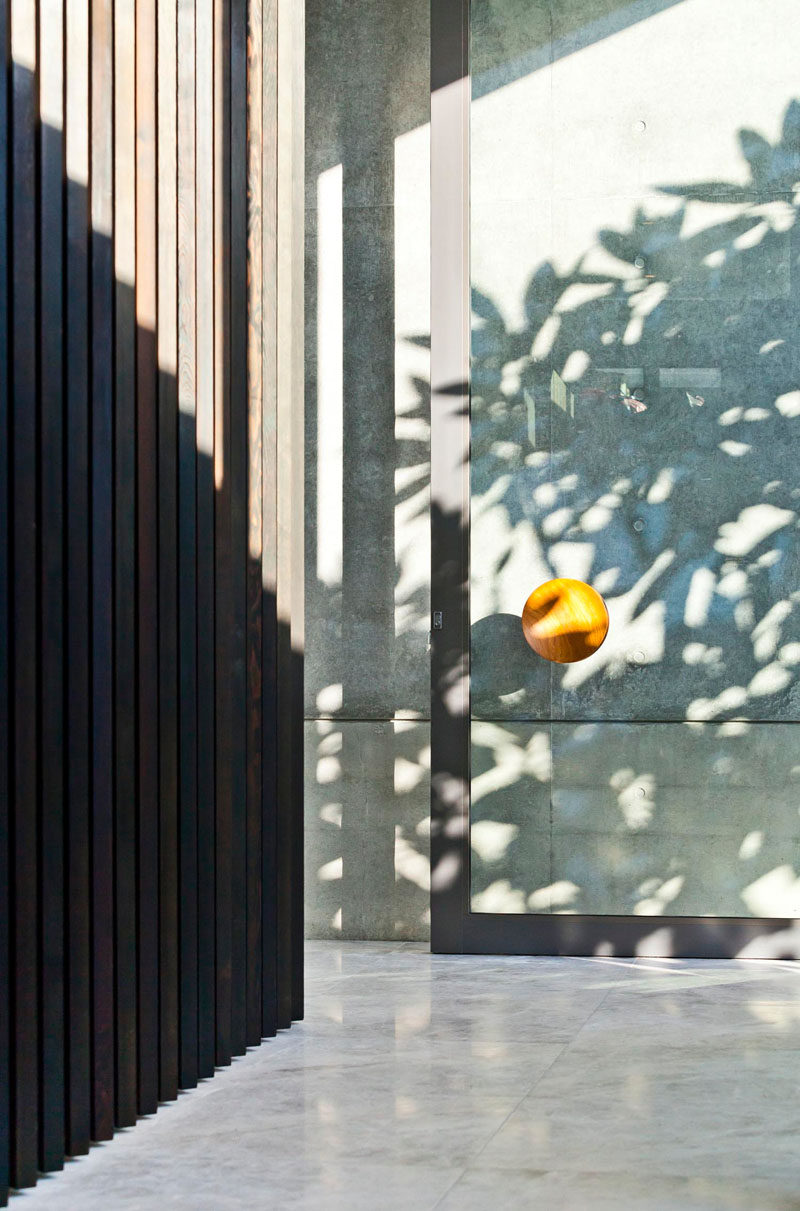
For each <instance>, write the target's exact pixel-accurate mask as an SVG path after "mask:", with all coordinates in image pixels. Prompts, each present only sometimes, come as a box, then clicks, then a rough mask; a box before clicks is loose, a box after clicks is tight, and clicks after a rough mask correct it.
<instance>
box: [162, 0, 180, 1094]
mask: <svg viewBox="0 0 800 1211" xmlns="http://www.w3.org/2000/svg"><path fill="white" fill-rule="evenodd" d="M157 21H158V60H157V74H158V98H157V102H158V115H157V122H158V149H157V150H158V168H157V190H158V196H157V207H158V249H157V277H158V281H157V290H158V298H157V318H158V323H157V330H156V354H157V361H158V365H157V390H158V712H159V713H158V725H159V737H158V738H159V745H158V758H159V938H160V945H159V966H160V1009H161V1012H160V1026H161V1034H160V1052H161V1055H160V1060H161V1063H160V1068H161V1088H162V1093H163V1094H167V1093H168V1094H169V1095H170V1096H174V1093H173V1090H174V1086H175V1083H176V1082H177V1083H178V1084H180V1073H179V1066H180V1057H179V1055H178V1054H177V1051H178V1044H177V1043H176V1040H175V1028H176V1025H177V1029H178V1030H179V1031H180V987H179V981H180V977H179V956H180V922H179V895H180V860H179V852H178V799H179V794H180V788H179V751H178V745H179V739H178V712H179V703H178V675H179V672H178V659H179V656H178V390H177V365H178V327H177V312H178V230H177V220H178V215H177V205H178V203H177V183H178V176H177V174H178V164H177V141H176V138H175V131H176V123H177V87H178V78H177V72H178V47H177V12H176V5H175V0H160V2H159V3H158V4H157ZM170 1049H171V1052H172V1053H171V1054H170Z"/></svg>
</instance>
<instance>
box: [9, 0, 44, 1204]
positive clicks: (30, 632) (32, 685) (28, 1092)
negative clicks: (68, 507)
mask: <svg viewBox="0 0 800 1211" xmlns="http://www.w3.org/2000/svg"><path fill="white" fill-rule="evenodd" d="M11 51H12V57H13V66H12V75H11V86H12V114H13V129H12V134H11V148H12V181H11V242H12V247H13V249H14V258H13V263H12V290H13V304H12V306H13V321H12V339H11V375H12V391H13V405H12V408H13V420H12V424H13V443H12V449H13V457H14V464H13V465H14V479H13V492H14V497H13V501H12V506H11V517H12V525H13V535H12V542H13V553H14V554H13V572H12V575H13V605H12V620H11V624H12V634H13V650H12V669H13V674H12V694H13V701H14V728H13V780H14V795H15V802H14V813H13V817H12V826H11V838H12V856H11V878H12V894H13V897H14V900H13V905H12V914H11V929H12V933H11V961H12V969H13V970H12V985H11V1015H12V1029H13V1031H14V1045H13V1047H12V1049H11V1063H12V1077H11V1096H12V1106H11V1113H12V1137H11V1175H12V1176H11V1180H12V1182H13V1184H14V1185H15V1186H30V1185H32V1184H33V1183H34V1182H35V1181H36V1170H37V1167H38V1137H39V1098H38V1085H39V1029H40V1020H39V971H38V961H37V958H38V946H39V937H38V934H39V904H38V895H37V883H38V877H39V862H38V838H37V824H38V812H39V773H40V770H41V761H40V754H39V729H38V679H39V661H40V654H39V649H38V644H37V633H36V620H37V615H38V611H39V577H38V567H37V546H38V541H39V531H38V525H37V516H38V510H37V499H36V497H37V478H38V470H39V468H38V461H39V460H38V440H39V432H38V430H39V423H38V422H39V398H38V397H39V379H38V350H37V347H36V316H37V281H36V274H35V272H32V267H33V266H34V265H35V263H36V244H37V231H36V207H37V196H36V195H37V166H36V113H37V99H36V75H35V72H36V6H35V4H34V3H32V2H31V0H13V3H12V5H11Z"/></svg>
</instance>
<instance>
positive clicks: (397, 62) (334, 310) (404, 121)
mask: <svg viewBox="0 0 800 1211" xmlns="http://www.w3.org/2000/svg"><path fill="white" fill-rule="evenodd" d="M306 12H307V17H306V20H307V67H306V83H307V111H306V112H307V125H306V140H307V161H306V183H307V195H306V207H307V209H306V230H307V236H306V258H307V260H306V322H307V329H306V366H307V383H306V435H307V456H306V457H307V462H306V533H307V565H306V586H307V588H306V609H307V624H306V634H307V639H306V804H307V806H306V854H307V858H306V888H307V893H306V920H307V931H308V933H309V934H310V936H313V937H345V938H414V939H419V938H424V937H426V936H427V932H428V799H429V792H428V773H427V769H428V746H429V725H428V714H429V708H428V694H429V680H428V669H429V662H428V626H429V621H428V619H429V591H428V581H429V558H430V556H429V551H430V544H429V523H428V450H429V393H428V381H429V374H428V334H429V273H428V261H429V256H428V247H429V225H428V224H429V220H428V209H429V186H428V181H429V159H428V120H429V112H430V107H429V83H428V81H429V6H428V0H392V3H389V4H387V3H386V2H385V0H333V2H332V0H309V2H308V4H307V10H306Z"/></svg>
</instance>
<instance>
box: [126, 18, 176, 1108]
mask: <svg viewBox="0 0 800 1211" xmlns="http://www.w3.org/2000/svg"><path fill="white" fill-rule="evenodd" d="M155 54H156V10H155V0H137V3H136V440H137V451H136V459H137V463H136V484H137V531H138V543H137V550H138V560H137V569H138V593H137V609H138V636H139V644H138V652H137V656H138V684H139V763H138V769H139V792H138V793H139V1111H140V1113H142V1114H149V1113H152V1112H153V1111H155V1110H156V1108H157V1106H158V1102H159V1097H160V1096H161V1097H169V1096H174V1095H175V1093H176V1092H177V1082H176V1081H175V1080H173V1079H171V1076H174V1059H173V1072H172V1074H170V1073H167V1072H165V1073H164V1074H163V1079H162V1080H161V1081H160V1079H159V1077H160V1065H159V1059H160V1045H159V1010H160V1005H159V995H160V987H159V898H158V893H159V802H158V780H159V770H158V538H157V534H158V531H157V523H158V517H157V478H156V476H157V466H158V463H157V459H158V439H157V399H156V348H155V342H156V304H157V299H156V256H157V226H156V82H155ZM166 988H167V986H166V985H165V992H166ZM173 1042H174V1044H175V1045H176V1044H177V1039H175V1040H173ZM161 1058H163V1057H161ZM173 1086H174V1089H173Z"/></svg>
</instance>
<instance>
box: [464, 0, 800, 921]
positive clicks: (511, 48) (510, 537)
mask: <svg viewBox="0 0 800 1211" xmlns="http://www.w3.org/2000/svg"><path fill="white" fill-rule="evenodd" d="M472 38H473V41H472V71H473V95H474V97H475V101H474V103H473V106H472V121H471V152H472V158H471V172H472V188H471V253H472V260H471V269H472V284H473V290H474V291H475V300H474V304H473V305H474V313H475V322H474V329H473V350H472V351H473V366H472V385H473V395H472V436H473V446H472V512H471V548H472V561H471V573H472V586H471V587H472V594H471V608H472V623H473V625H472V710H473V716H474V719H475V722H474V724H473V733H472V735H473V749H472V772H473V784H472V830H471V837H472V846H473V862H472V867H471V871H472V880H473V883H472V891H473V901H472V903H473V908H474V909H475V910H477V911H481V910H491V911H506V912H536V913H541V912H589V913H610V914H615V913H619V914H630V913H634V914H637V915H659V914H663V913H674V914H677V915H693V914H697V915H702V914H721V915H725V916H764V915H766V916H770V915H772V916H776V917H782V916H787V917H789V916H794V915H796V914H797V913H799V912H800V815H798V791H797V784H798V772H799V771H798V765H797V760H796V748H797V742H798V736H799V735H800V733H798V729H797V727H796V723H797V721H798V720H800V593H798V582H799V581H800V533H799V528H800V507H799V505H800V502H799V501H798V496H800V490H799V489H798V478H797V440H798V432H799V431H800V392H798V385H799V380H800V358H798V346H797V340H796V332H797V324H798V318H800V310H799V307H800V280H799V279H798V263H799V261H798V258H799V256H800V223H798V218H799V217H800V208H798V194H797V187H796V182H797V181H798V179H800V103H799V101H798V96H799V93H800V90H799V89H798V78H797V71H796V64H797V61H798V55H799V54H800V26H798V22H797V9H796V5H795V4H794V3H792V0H760V2H759V3H753V2H752V0H726V3H725V4H724V5H720V4H718V3H717V2H716V0H682V2H681V3H674V2H673V0H637V2H636V3H634V4H630V5H623V4H619V3H617V2H616V0H575V2H573V0H473V4H472ZM733 81H736V85H735V87H732V82H733ZM623 383H625V384H626V387H627V392H623V391H622V384H623ZM635 390H638V391H640V393H641V397H642V399H641V407H639V408H638V410H635V407H634V408H631V407H629V406H624V405H623V401H622V396H623V395H626V394H627V393H629V392H632V391H635ZM556 576H566V577H576V578H578V579H581V580H585V581H589V582H590V583H591V584H593V585H594V586H595V587H596V588H597V589H598V590H599V591H600V592H601V593H603V594H604V596H605V598H606V601H607V603H608V608H609V613H610V617H611V627H610V630H609V635H608V638H607V640H606V642H605V644H604V645H603V646H602V647H601V648H600V649H599V651H598V652H597V653H596V654H595V655H593V656H592V657H590V658H589V659H588V660H585V661H583V662H581V663H579V664H573V665H566V666H559V665H547V664H545V663H544V662H543V661H541V660H540V659H538V658H537V657H536V656H534V655H533V653H532V652H530V651H528V649H527V647H526V645H525V643H524V642H523V640H522V638H521V636H520V628H519V613H520V610H521V608H522V606H523V603H524V601H525V599H526V597H527V595H528V594H529V593H530V592H531V590H532V589H534V588H535V587H536V586H537V585H538V584H540V583H541V582H543V581H546V580H549V579H550V578H551V577H556Z"/></svg>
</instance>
